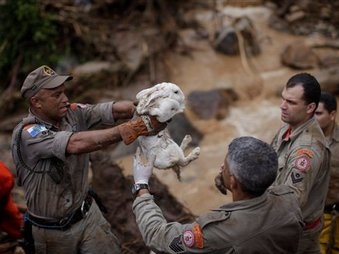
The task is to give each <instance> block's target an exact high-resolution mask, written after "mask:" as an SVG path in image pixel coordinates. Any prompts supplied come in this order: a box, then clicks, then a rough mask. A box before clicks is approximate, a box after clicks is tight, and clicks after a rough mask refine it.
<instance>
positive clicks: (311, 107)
mask: <svg viewBox="0 0 339 254" xmlns="http://www.w3.org/2000/svg"><path fill="white" fill-rule="evenodd" d="M316 109H317V105H316V104H315V102H312V103H310V104H308V105H307V113H308V114H312V113H314V112H315V110H316Z"/></svg>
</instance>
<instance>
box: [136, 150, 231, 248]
mask: <svg viewBox="0 0 339 254" xmlns="http://www.w3.org/2000/svg"><path fill="white" fill-rule="evenodd" d="M153 161H154V158H150V160H147V158H146V159H145V162H144V163H143V162H142V159H141V151H140V148H138V149H137V151H136V154H135V156H134V162H133V177H134V182H135V183H136V184H148V180H149V178H150V176H151V175H152V172H153ZM133 212H134V214H135V216H136V222H137V224H138V226H139V229H140V232H141V235H142V237H143V239H144V241H145V243H146V245H147V246H149V247H150V248H152V249H156V250H158V251H163V252H166V253H190V251H192V253H193V252H194V253H208V252H212V251H213V250H214V251H215V250H216V249H215V248H214V247H208V243H207V241H206V242H205V245H204V240H205V239H204V237H203V233H202V229H201V228H200V225H199V224H198V223H192V224H181V223H178V222H170V223H168V222H167V221H166V219H165V217H164V215H163V213H162V211H161V209H160V208H159V207H158V206H157V205H156V204H155V203H154V201H153V196H152V195H151V194H149V192H148V190H147V189H141V190H139V192H138V193H137V198H136V199H135V201H134V203H133ZM224 241H225V240H224ZM224 241H223V242H224ZM212 246H215V245H212Z"/></svg>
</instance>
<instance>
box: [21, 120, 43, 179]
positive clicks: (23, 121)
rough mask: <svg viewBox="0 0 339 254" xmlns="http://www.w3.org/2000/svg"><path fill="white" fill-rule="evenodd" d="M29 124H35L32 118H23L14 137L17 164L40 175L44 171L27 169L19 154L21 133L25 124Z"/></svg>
mask: <svg viewBox="0 0 339 254" xmlns="http://www.w3.org/2000/svg"><path fill="white" fill-rule="evenodd" d="M30 123H36V121H35V118H34V117H26V118H24V119H23V120H22V121H21V122H20V123H19V126H20V127H19V130H18V132H17V135H16V147H17V149H16V152H17V155H18V159H19V162H20V163H21V165H22V166H23V167H24V168H25V169H27V170H28V171H30V172H34V173H40V174H41V173H43V172H44V171H42V170H34V169H32V168H31V167H29V166H28V165H27V164H26V163H25V161H24V159H23V158H22V154H21V138H22V131H23V129H24V128H25V126H26V125H27V124H30Z"/></svg>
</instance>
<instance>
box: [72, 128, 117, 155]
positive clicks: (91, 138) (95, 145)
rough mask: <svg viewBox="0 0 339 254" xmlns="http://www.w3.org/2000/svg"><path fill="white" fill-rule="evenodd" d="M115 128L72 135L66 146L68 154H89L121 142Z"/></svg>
mask: <svg viewBox="0 0 339 254" xmlns="http://www.w3.org/2000/svg"><path fill="white" fill-rule="evenodd" d="M121 140H122V139H121V135H120V132H119V130H118V128H117V127H113V128H109V129H103V130H92V131H81V132H76V133H74V134H73V135H72V136H71V137H70V139H69V141H68V144H67V148H66V151H67V153H69V154H81V153H89V152H93V151H97V150H100V149H102V148H104V147H107V146H109V145H111V144H114V143H117V142H119V141H121Z"/></svg>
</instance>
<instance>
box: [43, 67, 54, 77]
mask: <svg viewBox="0 0 339 254" xmlns="http://www.w3.org/2000/svg"><path fill="white" fill-rule="evenodd" d="M43 72H44V75H46V76H52V75H55V72H54V71H53V70H52V69H51V68H49V67H48V66H44V68H43Z"/></svg>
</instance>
